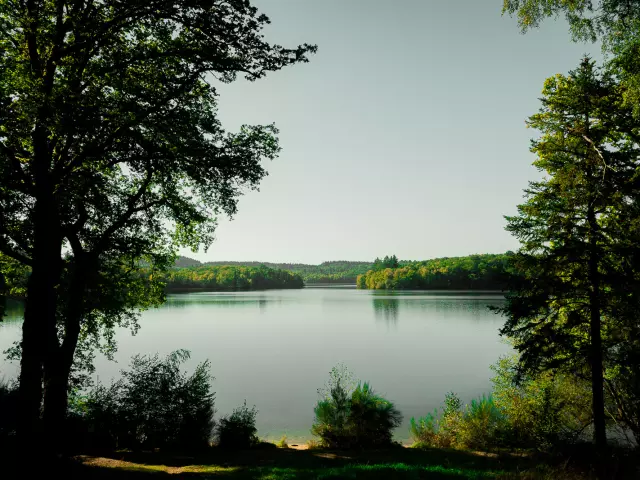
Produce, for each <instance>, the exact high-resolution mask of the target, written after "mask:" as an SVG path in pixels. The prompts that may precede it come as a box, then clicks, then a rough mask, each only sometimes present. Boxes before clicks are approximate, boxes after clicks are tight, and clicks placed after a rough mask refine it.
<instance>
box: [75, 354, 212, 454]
mask: <svg viewBox="0 0 640 480" xmlns="http://www.w3.org/2000/svg"><path fill="white" fill-rule="evenodd" d="M188 358H189V352H188V351H186V350H178V351H176V352H173V353H171V354H170V355H168V356H167V357H166V358H164V359H161V358H159V357H158V355H154V356H140V355H136V356H134V357H133V359H132V361H131V368H130V370H129V371H122V378H121V379H120V380H119V381H117V382H114V383H112V384H111V385H110V386H109V387H105V386H103V385H98V386H97V387H95V388H93V389H92V390H91V391H90V392H89V394H88V395H87V397H86V398H84V399H82V401H80V402H77V403H76V406H75V408H74V410H75V412H76V414H79V415H80V416H82V417H83V418H84V419H85V421H86V422H87V423H88V425H89V429H90V430H92V431H93V432H94V433H93V434H91V439H92V441H93V443H94V444H95V445H96V446H102V447H111V448H114V447H117V448H132V449H137V448H180V449H193V448H199V447H205V446H207V445H208V444H209V441H210V438H211V432H212V429H213V413H214V409H213V406H214V394H213V393H212V392H211V391H210V382H209V380H210V375H209V368H210V365H209V362H208V361H207V362H203V363H201V364H199V365H198V366H197V367H196V369H195V371H194V373H193V374H192V375H191V376H187V375H186V374H185V373H183V372H181V371H180V365H181V364H182V363H184V362H185V361H186V360H187V359H188Z"/></svg>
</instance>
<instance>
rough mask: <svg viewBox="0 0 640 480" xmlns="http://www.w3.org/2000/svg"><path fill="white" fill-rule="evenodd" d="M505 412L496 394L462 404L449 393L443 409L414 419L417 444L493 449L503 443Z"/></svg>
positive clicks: (419, 445)
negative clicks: (496, 402)
mask: <svg viewBox="0 0 640 480" xmlns="http://www.w3.org/2000/svg"><path fill="white" fill-rule="evenodd" d="M503 428H504V416H503V415H502V413H501V412H500V410H499V409H498V408H497V406H496V404H495V402H494V400H493V397H492V396H489V397H486V396H484V395H483V396H482V397H481V398H479V399H474V400H472V401H471V403H470V404H469V405H466V406H465V407H464V408H463V407H462V403H461V402H460V399H459V398H458V396H457V395H455V394H454V393H448V394H447V395H446V397H445V404H444V407H443V408H442V413H441V414H440V415H439V414H438V411H437V410H436V411H434V412H433V413H431V414H428V415H426V416H425V417H421V418H419V419H418V420H416V419H414V418H412V419H411V427H410V432H411V436H412V438H413V439H414V440H415V442H416V444H415V445H414V446H415V447H418V448H421V447H438V448H449V447H455V448H469V449H477V450H490V449H492V448H495V447H497V446H499V445H500V443H499V442H500V437H501V432H502V429H503Z"/></svg>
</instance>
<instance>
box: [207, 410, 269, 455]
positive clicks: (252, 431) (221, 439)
mask: <svg viewBox="0 0 640 480" xmlns="http://www.w3.org/2000/svg"><path fill="white" fill-rule="evenodd" d="M257 415H258V411H257V410H256V407H255V406H254V407H251V408H249V407H247V402H246V401H245V402H244V404H243V405H242V406H241V407H238V408H236V409H235V410H234V411H233V413H232V414H231V415H229V416H225V417H222V418H221V419H220V421H219V422H218V425H217V426H216V437H217V441H218V446H219V447H222V448H238V449H240V448H251V447H253V446H255V445H257V444H258V443H259V440H258V436H257V435H256V434H257V432H258V429H257V428H256V416H257Z"/></svg>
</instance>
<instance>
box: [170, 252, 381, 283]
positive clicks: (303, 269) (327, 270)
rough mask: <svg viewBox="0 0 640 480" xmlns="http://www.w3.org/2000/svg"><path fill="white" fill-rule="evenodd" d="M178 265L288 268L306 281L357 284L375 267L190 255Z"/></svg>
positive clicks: (355, 263) (345, 261)
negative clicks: (206, 258) (203, 258)
mask: <svg viewBox="0 0 640 480" xmlns="http://www.w3.org/2000/svg"><path fill="white" fill-rule="evenodd" d="M176 266H177V267H196V266H213V267H220V266H239V267H260V266H265V267H268V268H273V269H280V270H288V271H290V272H293V273H295V274H297V275H300V277H302V279H303V280H304V283H309V284H314V283H335V284H355V283H356V278H357V277H358V275H360V274H362V273H365V272H367V271H368V270H369V269H371V268H372V267H373V265H372V263H371V262H355V261H349V260H332V261H327V262H322V263H321V264H319V265H312V264H306V263H274V262H237V261H236V262H234V261H213V262H200V261H198V260H194V259H192V258H188V257H182V256H181V257H179V258H178V259H177V260H176Z"/></svg>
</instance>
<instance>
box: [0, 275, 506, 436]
mask: <svg viewBox="0 0 640 480" xmlns="http://www.w3.org/2000/svg"><path fill="white" fill-rule="evenodd" d="M503 301H504V300H503V297H502V295H500V294H497V293H491V292H457V291H446V292H443V291H438V292H435V291H431V292H424V291H402V292H384V291H369V290H356V289H355V288H346V287H323V288H321V287H307V288H304V289H302V290H271V291H263V292H233V293H219V292H216V293H189V294H180V295H171V296H169V297H168V301H167V303H166V304H165V305H164V306H162V307H161V308H157V309H153V310H150V311H147V312H144V313H143V314H142V316H141V319H140V327H141V328H140V331H139V332H138V334H137V335H136V336H132V335H131V334H130V332H129V331H128V330H121V331H118V333H117V340H118V343H119V349H118V353H117V354H116V360H117V363H115V362H110V361H108V360H106V359H104V358H98V359H97V361H96V377H97V378H98V379H99V380H100V381H102V382H108V381H110V379H112V378H114V377H115V376H117V375H118V372H119V370H120V369H121V368H124V367H126V366H127V364H128V361H129V358H130V356H131V355H132V354H134V353H156V352H158V353H160V354H167V353H169V352H171V351H172V350H175V349H178V348H184V349H188V350H190V351H191V354H192V356H191V360H190V361H189V363H188V364H187V367H188V368H193V366H195V365H196V364H197V363H198V362H201V361H203V360H205V359H209V360H210V361H211V365H212V368H211V372H212V375H213V376H214V377H215V380H214V381H213V386H214V390H215V391H216V409H217V411H218V415H222V414H227V413H231V411H232V409H233V408H234V407H236V406H239V405H241V404H242V402H243V401H244V400H245V399H246V401H247V404H248V405H256V407H257V409H258V410H259V413H258V430H259V431H258V434H259V436H261V437H265V438H269V439H277V438H279V437H280V436H281V435H282V434H286V435H287V436H288V438H289V442H290V443H291V442H292V441H293V442H296V441H297V442H301V441H304V440H305V439H306V438H310V433H309V429H310V427H311V424H312V422H313V407H314V405H315V402H316V401H317V399H318V393H317V390H318V388H321V387H323V385H324V384H325V383H326V381H327V379H328V373H329V371H330V370H331V368H332V367H333V366H335V365H336V364H338V363H344V364H345V365H346V366H347V367H348V368H349V370H350V371H351V372H353V374H354V375H355V376H356V378H359V379H361V380H366V381H369V382H370V383H371V385H372V387H373V388H374V390H376V391H378V392H379V393H381V394H383V395H385V396H386V397H387V398H388V399H390V400H392V401H393V402H395V404H396V405H397V407H398V408H399V409H400V411H401V412H402V413H403V414H404V418H405V419H404V423H403V425H402V426H401V427H400V428H399V429H398V430H397V431H396V438H397V439H399V440H406V439H408V437H409V433H408V425H409V420H410V418H411V417H412V416H421V415H424V414H426V413H428V412H430V411H433V410H434V409H435V408H436V407H439V406H440V405H441V404H442V400H443V399H444V395H445V393H447V392H449V391H453V392H456V393H457V394H458V395H459V396H460V397H461V399H462V400H463V402H468V401H470V400H471V399H472V398H474V397H476V396H478V395H481V394H483V393H489V392H490V390H491V382H490V378H491V371H490V368H489V367H490V365H492V364H493V363H495V362H496V360H497V359H498V357H500V356H501V355H504V354H508V353H509V352H510V351H511V348H510V347H509V346H508V345H507V344H505V343H504V341H503V340H501V339H500V337H499V335H498V330H499V329H500V327H501V326H502V323H503V319H502V318H501V317H500V316H498V315H496V314H494V313H492V312H490V311H489V310H488V307H489V306H498V305H501V304H502V302H503ZM20 315H21V311H20V310H19V308H16V307H14V308H13V309H10V310H9V317H8V318H5V321H4V322H3V323H0V350H5V349H6V348H8V347H9V346H11V344H12V343H13V342H15V341H17V340H18V339H19V337H20ZM0 371H1V372H2V373H1V374H0V377H1V376H5V377H6V378H10V377H13V376H15V375H17V371H18V365H17V364H15V363H11V362H7V361H4V360H2V361H0Z"/></svg>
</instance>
